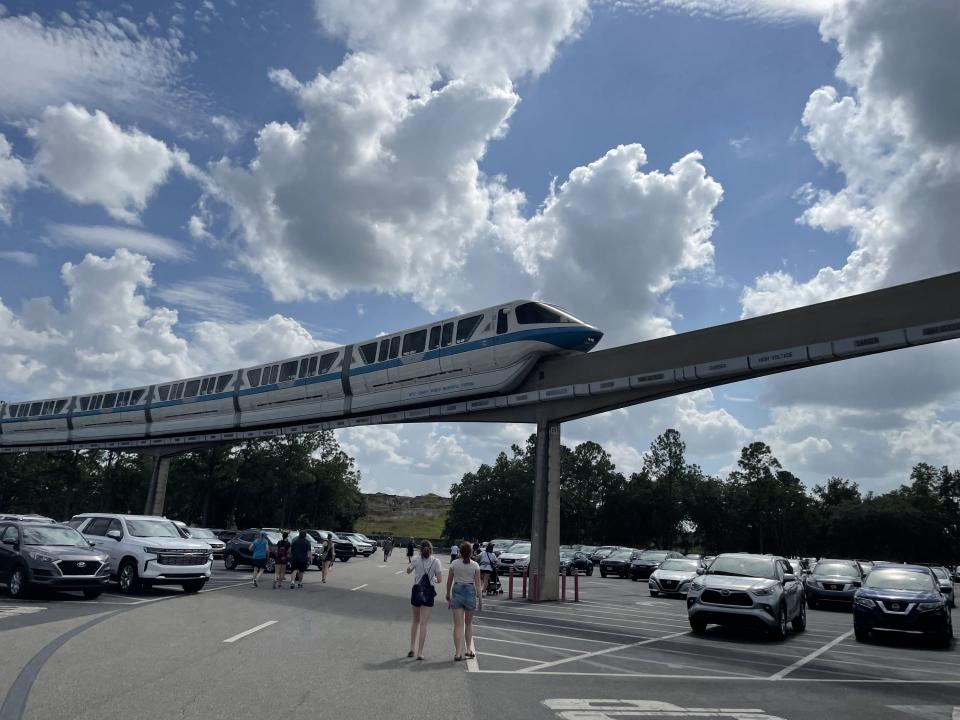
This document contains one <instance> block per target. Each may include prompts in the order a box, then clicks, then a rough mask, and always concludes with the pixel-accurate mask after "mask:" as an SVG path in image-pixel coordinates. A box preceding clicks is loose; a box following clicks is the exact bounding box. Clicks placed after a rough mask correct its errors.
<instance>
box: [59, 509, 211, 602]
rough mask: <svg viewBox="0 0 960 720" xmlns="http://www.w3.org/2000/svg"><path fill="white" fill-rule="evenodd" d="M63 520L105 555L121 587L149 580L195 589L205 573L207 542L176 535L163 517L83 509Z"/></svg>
mask: <svg viewBox="0 0 960 720" xmlns="http://www.w3.org/2000/svg"><path fill="white" fill-rule="evenodd" d="M68 525H70V526H72V527H74V528H76V529H77V530H79V531H80V532H81V533H82V534H83V536H84V537H85V538H86V539H87V540H89V541H90V542H92V543H93V544H94V545H96V547H97V549H98V550H101V551H102V552H105V553H106V554H107V555H109V556H110V566H111V568H110V569H111V571H112V574H113V575H114V577H116V578H117V581H118V582H119V583H120V591H121V592H124V593H131V592H134V591H136V590H137V589H138V588H139V587H141V586H150V585H180V586H181V587H183V589H184V591H185V592H197V591H199V590H201V589H202V588H203V586H204V584H205V583H206V582H207V580H209V579H210V571H211V566H212V564H213V553H212V550H211V549H210V546H209V545H208V544H207V543H205V542H203V541H202V540H190V539H184V538H182V537H181V536H180V533H179V531H178V530H177V527H176V525H174V524H173V521H172V520H168V519H167V518H164V517H156V516H151V515H114V514H111V513H84V514H82V515H75V516H74V517H73V518H72V519H71V520H70V522H69V523H68Z"/></svg>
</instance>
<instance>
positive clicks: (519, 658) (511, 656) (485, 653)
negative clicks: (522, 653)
mask: <svg viewBox="0 0 960 720" xmlns="http://www.w3.org/2000/svg"><path fill="white" fill-rule="evenodd" d="M480 654H481V655H483V656H484V657H495V658H503V659H504V660H518V661H519V662H526V663H535V662H538V661H537V660H534V659H533V658H522V657H515V656H513V655H498V654H497V653H492V652H483V653H480ZM520 672H523V671H522V670H521V671H520Z"/></svg>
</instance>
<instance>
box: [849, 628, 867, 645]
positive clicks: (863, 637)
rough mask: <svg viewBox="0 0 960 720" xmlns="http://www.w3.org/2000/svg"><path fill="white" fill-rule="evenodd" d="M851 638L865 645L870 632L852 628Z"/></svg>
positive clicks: (864, 629)
mask: <svg viewBox="0 0 960 720" xmlns="http://www.w3.org/2000/svg"><path fill="white" fill-rule="evenodd" d="M853 636H854V637H855V638H856V639H857V642H862V643H865V642H867V641H868V640H869V639H870V631H869V630H867V629H866V628H858V627H855V628H853Z"/></svg>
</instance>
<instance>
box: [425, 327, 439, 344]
mask: <svg viewBox="0 0 960 720" xmlns="http://www.w3.org/2000/svg"><path fill="white" fill-rule="evenodd" d="M439 346H440V326H439V325H434V326H433V327H432V328H430V342H429V344H428V345H427V347H428V348H429V349H430V350H436V349H437V348H438V347H439Z"/></svg>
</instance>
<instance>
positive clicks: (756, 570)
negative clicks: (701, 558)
mask: <svg viewBox="0 0 960 720" xmlns="http://www.w3.org/2000/svg"><path fill="white" fill-rule="evenodd" d="M707 574H708V575H732V576H734V577H753V578H766V579H768V580H776V578H777V573H776V570H775V569H774V567H773V559H772V558H765V557H763V558H758V557H734V556H730V557H718V558H717V559H716V560H714V561H713V562H712V563H711V564H710V568H709V569H708V570H707Z"/></svg>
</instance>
